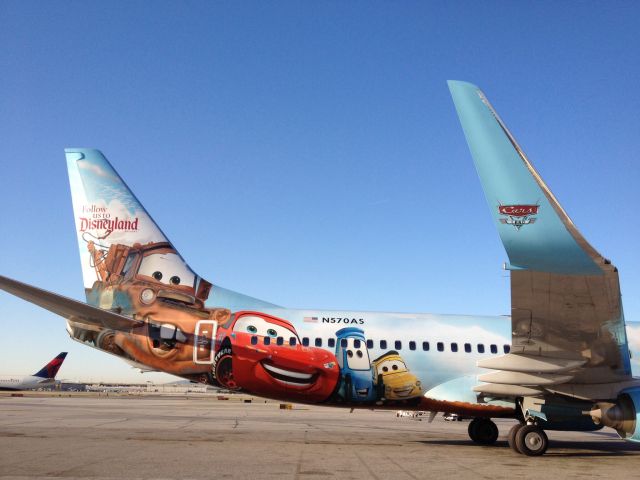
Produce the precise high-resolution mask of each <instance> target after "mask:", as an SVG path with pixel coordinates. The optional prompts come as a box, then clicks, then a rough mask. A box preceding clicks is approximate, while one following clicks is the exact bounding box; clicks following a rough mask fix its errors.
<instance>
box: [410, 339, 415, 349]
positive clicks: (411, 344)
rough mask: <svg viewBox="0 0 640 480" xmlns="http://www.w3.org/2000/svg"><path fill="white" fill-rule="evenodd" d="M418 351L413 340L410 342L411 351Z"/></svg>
mask: <svg viewBox="0 0 640 480" xmlns="http://www.w3.org/2000/svg"><path fill="white" fill-rule="evenodd" d="M415 349H416V342H414V341H413V340H411V341H410V342H409V350H415Z"/></svg>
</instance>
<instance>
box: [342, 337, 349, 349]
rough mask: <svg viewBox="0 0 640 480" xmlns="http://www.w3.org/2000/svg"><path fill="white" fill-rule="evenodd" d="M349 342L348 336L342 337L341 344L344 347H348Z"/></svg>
mask: <svg viewBox="0 0 640 480" xmlns="http://www.w3.org/2000/svg"><path fill="white" fill-rule="evenodd" d="M348 344H349V342H348V341H347V339H346V338H342V339H340V346H341V347H342V348H347V345H348Z"/></svg>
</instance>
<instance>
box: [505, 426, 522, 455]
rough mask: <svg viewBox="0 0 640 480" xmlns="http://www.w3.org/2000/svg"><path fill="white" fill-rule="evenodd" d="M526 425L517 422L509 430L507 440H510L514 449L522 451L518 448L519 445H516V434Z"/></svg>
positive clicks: (510, 444)
mask: <svg viewBox="0 0 640 480" xmlns="http://www.w3.org/2000/svg"><path fill="white" fill-rule="evenodd" d="M522 427H524V425H523V424H522V423H516V424H515V425H514V426H513V427H511V430H509V435H508V436H507V442H509V446H510V447H511V448H512V449H513V451H515V452H518V453H520V450H518V446H517V445H516V435H517V434H518V432H519V431H520V429H521V428H522Z"/></svg>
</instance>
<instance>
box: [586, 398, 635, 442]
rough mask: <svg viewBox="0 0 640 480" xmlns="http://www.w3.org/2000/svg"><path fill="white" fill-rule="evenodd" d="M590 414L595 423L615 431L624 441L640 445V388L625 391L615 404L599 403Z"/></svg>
mask: <svg viewBox="0 0 640 480" xmlns="http://www.w3.org/2000/svg"><path fill="white" fill-rule="evenodd" d="M590 414H591V418H592V419H593V421H594V422H596V423H600V424H602V425H604V426H605V427H611V428H613V429H615V430H616V431H617V432H618V435H620V437H621V438H623V439H624V440H629V441H630V442H639V443H640V388H630V389H628V390H625V391H623V392H622V393H621V394H620V395H618V398H617V400H616V402H615V403H610V402H600V403H597V404H596V406H595V408H594V409H593V410H591V412H590Z"/></svg>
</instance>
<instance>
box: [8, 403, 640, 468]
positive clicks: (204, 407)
mask: <svg viewBox="0 0 640 480" xmlns="http://www.w3.org/2000/svg"><path fill="white" fill-rule="evenodd" d="M248 398H250V397H242V396H231V398H229V399H228V400H218V399H217V397H216V396H211V395H206V396H198V395H192V396H189V397H185V396H150V395H140V396H125V395H113V394H111V395H109V396H107V395H106V394H103V395H96V394H63V393H51V394H39V393H25V394H24V396H23V397H12V396H10V395H2V396H0V478H1V479H3V480H4V479H12V478H15V479H24V478H65V479H75V478H92V479H116V478H117V479H125V478H127V479H128V478H132V479H136V478H140V479H156V478H157V479H169V478H171V479H201V478H215V479H223V478H240V479H243V480H245V479H254V478H273V479H321V478H336V479H370V478H373V479H386V478H393V479H394V480H402V479H422V478H424V479H438V478H449V479H453V478H456V479H457V478H470V479H471V478H473V479H499V478H511V479H513V478H518V479H525V478H527V479H528V478H545V479H549V478H558V479H559V478H562V479H565V478H638V475H639V473H638V472H640V446H637V445H634V444H630V443H626V442H623V441H622V440H619V439H618V438H617V436H616V435H615V433H614V432H612V431H610V430H602V431H600V432H596V433H569V432H549V437H550V439H551V446H550V448H549V451H548V453H547V454H546V455H545V456H544V457H539V458H529V457H525V456H522V455H519V454H516V453H515V452H513V451H512V450H511V449H509V447H508V446H507V442H506V439H505V436H506V434H507V432H508V430H509V428H510V426H511V425H512V423H513V422H511V421H507V420H501V421H498V422H497V423H498V426H499V428H500V439H499V441H498V444H497V445H496V446H492V447H482V446H478V445H475V444H473V443H472V442H471V441H470V440H469V438H468V436H467V432H466V430H467V422H445V421H444V420H443V419H442V417H441V416H438V417H437V418H436V419H435V420H434V422H433V423H430V424H429V423H427V421H426V420H424V421H416V420H413V419H411V418H398V417H396V415H395V412H391V411H367V410H356V411H354V412H353V413H350V412H349V410H343V409H336V408H328V407H315V406H314V407H309V406H305V405H293V408H292V409H291V410H281V409H280V408H279V407H280V405H279V403H277V402H273V401H269V402H265V401H264V400H262V399H258V398H253V399H252V402H251V403H244V400H245V399H248Z"/></svg>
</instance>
